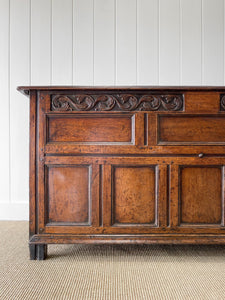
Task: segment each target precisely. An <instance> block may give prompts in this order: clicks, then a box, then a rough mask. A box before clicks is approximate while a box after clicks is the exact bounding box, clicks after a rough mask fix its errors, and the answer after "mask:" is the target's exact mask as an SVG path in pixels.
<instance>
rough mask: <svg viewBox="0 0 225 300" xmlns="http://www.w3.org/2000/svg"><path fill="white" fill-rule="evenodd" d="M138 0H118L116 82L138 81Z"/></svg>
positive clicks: (134, 82) (130, 82)
mask: <svg viewBox="0 0 225 300" xmlns="http://www.w3.org/2000/svg"><path fill="white" fill-rule="evenodd" d="M136 14H137V10H136V0H123V1H120V0H117V1H116V84H118V85H120V84H127V85H132V84H136V83H137V74H136V73H137V49H136V47H137V15H136Z"/></svg>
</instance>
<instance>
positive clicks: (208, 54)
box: [202, 0, 224, 85]
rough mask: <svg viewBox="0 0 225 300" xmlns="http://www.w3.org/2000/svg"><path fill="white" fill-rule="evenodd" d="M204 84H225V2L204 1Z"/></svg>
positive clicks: (220, 0)
mask: <svg viewBox="0 0 225 300" xmlns="http://www.w3.org/2000/svg"><path fill="white" fill-rule="evenodd" d="M202 6H203V7H202V17H203V20H202V24H203V28H202V41H203V45H202V47H203V49H202V50H203V80H202V84H211V85H220V84H221V85H223V84H224V71H223V70H224V64H223V61H224V1H223V0H217V1H215V0H204V1H202Z"/></svg>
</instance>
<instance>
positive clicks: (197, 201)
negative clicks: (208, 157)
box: [180, 166, 222, 225]
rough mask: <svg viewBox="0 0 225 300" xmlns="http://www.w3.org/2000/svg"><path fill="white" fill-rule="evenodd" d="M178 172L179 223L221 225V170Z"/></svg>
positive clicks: (198, 169) (191, 168)
mask: <svg viewBox="0 0 225 300" xmlns="http://www.w3.org/2000/svg"><path fill="white" fill-rule="evenodd" d="M180 172H181V174H180V188H181V193H180V206H181V208H180V222H181V223H185V224H194V225H195V224H201V223H204V224H221V213H222V198H221V197H222V176H221V175H222V174H221V173H222V170H221V168H220V167H211V168H207V167H200V166H199V167H182V168H181V170H180Z"/></svg>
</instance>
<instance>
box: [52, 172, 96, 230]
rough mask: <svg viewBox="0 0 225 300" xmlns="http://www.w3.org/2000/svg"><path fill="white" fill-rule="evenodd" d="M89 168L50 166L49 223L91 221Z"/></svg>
mask: <svg viewBox="0 0 225 300" xmlns="http://www.w3.org/2000/svg"><path fill="white" fill-rule="evenodd" d="M89 172H90V171H89V168H88V167H85V166H80V167H79V166H63V167H53V166H52V167H50V168H49V170H48V187H47V189H48V223H58V222H63V223H86V224H88V222H89V217H90V216H89V207H90V199H89V180H90V178H89Z"/></svg>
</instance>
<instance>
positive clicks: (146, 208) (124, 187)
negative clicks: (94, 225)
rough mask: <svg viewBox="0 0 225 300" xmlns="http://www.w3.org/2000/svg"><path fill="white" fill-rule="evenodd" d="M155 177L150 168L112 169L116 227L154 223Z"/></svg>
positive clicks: (153, 171) (152, 169) (153, 170)
mask: <svg viewBox="0 0 225 300" xmlns="http://www.w3.org/2000/svg"><path fill="white" fill-rule="evenodd" d="M155 177H156V175H155V169H154V167H151V166H149V167H148V166H146V167H141V166H140V167H132V166H131V167H128V166H127V167H115V168H114V177H113V220H114V223H115V224H116V225H118V226H119V225H120V224H136V225H139V224H154V223H155V221H156V214H155V208H156V197H157V196H156V189H155V185H156V184H155V180H156V178H155Z"/></svg>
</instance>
